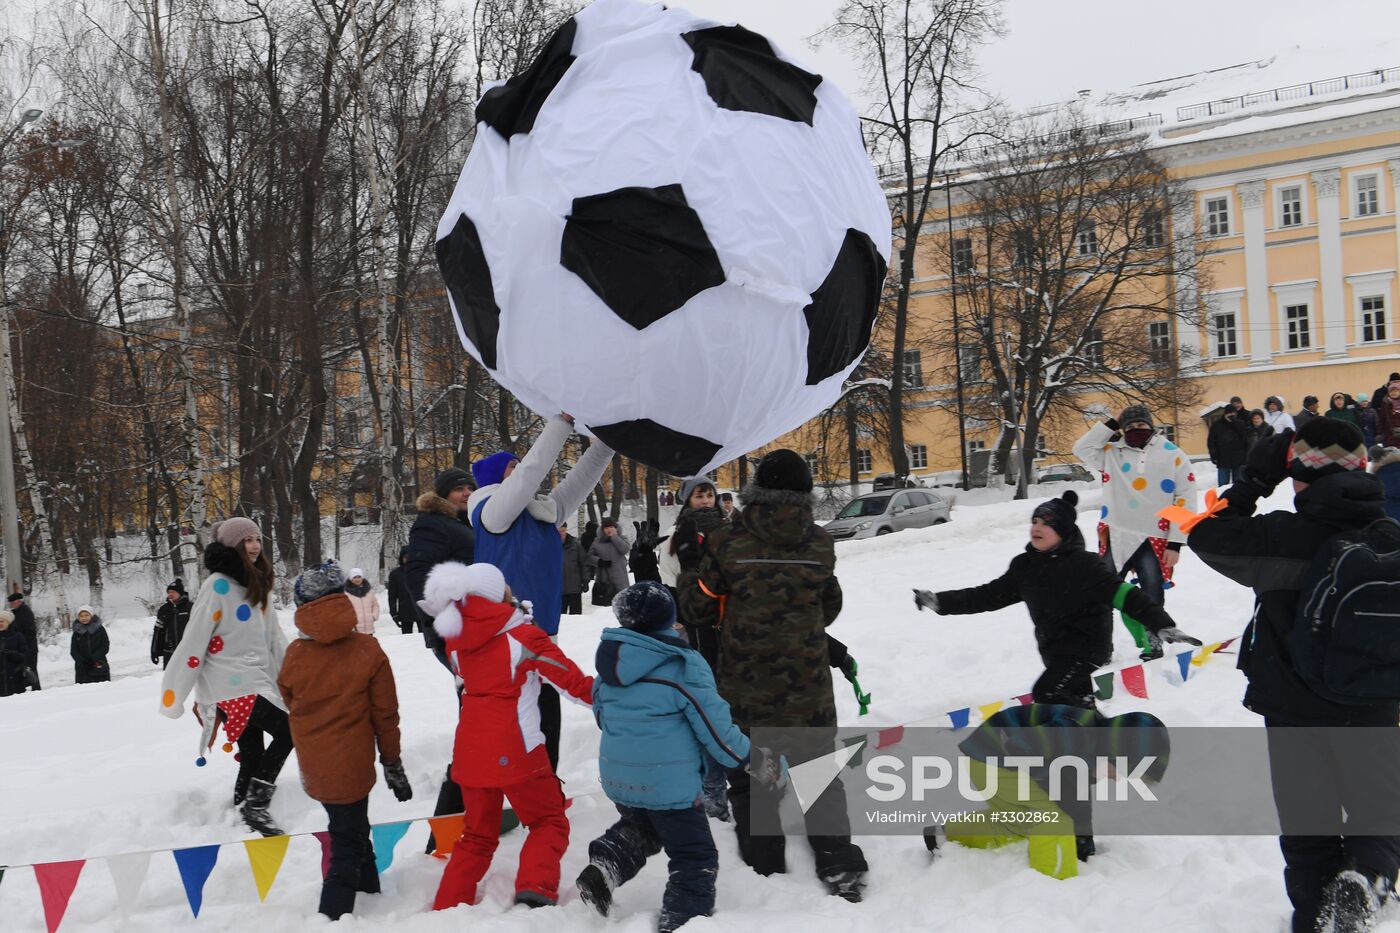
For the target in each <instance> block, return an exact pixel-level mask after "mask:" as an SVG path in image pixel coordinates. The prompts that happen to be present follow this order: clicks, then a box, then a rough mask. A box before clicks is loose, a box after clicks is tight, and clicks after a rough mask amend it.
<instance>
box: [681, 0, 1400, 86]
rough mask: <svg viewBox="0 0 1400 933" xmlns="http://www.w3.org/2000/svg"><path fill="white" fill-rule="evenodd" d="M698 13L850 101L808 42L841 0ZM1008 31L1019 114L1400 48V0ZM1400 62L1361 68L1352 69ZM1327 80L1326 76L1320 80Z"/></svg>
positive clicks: (1018, 6) (1057, 7)
mask: <svg viewBox="0 0 1400 933" xmlns="http://www.w3.org/2000/svg"><path fill="white" fill-rule="evenodd" d="M674 3H675V5H677V6H683V7H686V8H687V9H689V10H691V11H692V12H694V13H697V14H700V15H702V16H710V17H713V18H715V19H736V20H738V21H740V22H742V23H743V24H744V25H746V26H748V27H749V28H751V29H754V30H756V31H758V32H762V33H764V34H765V35H768V36H769V37H770V38H772V39H773V40H775V41H776V42H778V43H779V44H780V45H782V46H783V48H785V49H787V50H789V51H790V52H791V53H792V54H794V55H795V56H798V57H801V58H803V59H805V60H806V61H808V62H810V63H812V65H813V66H814V67H816V68H817V69H818V70H820V71H821V72H822V73H823V74H824V75H826V76H828V77H830V78H832V79H834V80H835V81H837V82H838V83H839V84H840V85H841V86H842V87H844V88H845V89H846V91H847V93H848V94H851V95H852V96H856V95H857V94H858V93H859V90H860V88H859V85H860V79H859V75H858V72H857V70H856V68H855V67H854V65H853V64H852V63H851V62H850V61H849V60H847V59H846V58H845V56H844V54H843V53H842V52H841V51H840V50H839V49H837V48H834V47H828V48H825V49H822V50H820V51H817V52H813V51H812V50H811V49H810V48H808V47H807V41H806V40H807V38H808V37H809V36H811V35H812V34H813V33H815V32H816V31H817V30H819V29H821V27H822V25H823V24H824V23H825V22H827V21H829V19H830V17H831V11H832V10H834V9H835V8H836V6H837V4H836V2H835V0H674ZM1006 25H1007V35H1006V37H1005V38H1004V39H1001V40H998V41H997V42H996V43H995V44H993V45H991V46H989V47H988V48H987V49H986V51H985V52H984V54H983V56H982V65H983V72H984V79H983V83H984V85H985V86H986V87H987V89H988V90H991V91H993V92H995V93H997V94H999V95H1000V96H1002V97H1004V98H1005V99H1006V100H1007V102H1008V103H1011V104H1012V105H1015V106H1018V107H1024V106H1029V105H1032V104H1037V103H1051V102H1054V101H1059V100H1068V99H1069V98H1071V97H1073V96H1074V94H1075V92H1076V91H1078V90H1079V89H1081V88H1089V89H1092V90H1093V91H1095V92H1096V93H1102V92H1105V91H1116V90H1123V89H1126V88H1128V87H1130V86H1132V85H1134V84H1139V83H1141V82H1144V81H1153V80H1157V79H1160V78H1169V77H1173V76H1175V75H1179V74H1185V73H1189V72H1194V71H1202V70H1205V69H1210V68H1221V67H1224V66H1226V65H1233V64H1236V63H1238V62H1243V61H1250V60H1253V59H1259V58H1266V57H1268V56H1269V55H1272V54H1274V53H1275V52H1278V51H1281V50H1283V49H1286V48H1289V47H1291V46H1295V45H1303V46H1306V47H1312V48H1332V47H1336V46H1354V45H1356V44H1358V42H1363V43H1364V42H1369V41H1374V40H1375V39H1376V38H1377V37H1382V36H1385V35H1386V34H1389V35H1391V36H1395V37H1397V39H1396V42H1397V45H1400V2H1396V0H1330V2H1328V0H1321V2H1320V0H1151V2H1149V0H1008V2H1007V4H1006ZM1393 65H1400V56H1398V57H1397V60H1396V61H1386V62H1371V61H1358V62H1357V63H1356V67H1355V69H1354V70H1356V71H1364V70H1366V69H1368V68H1373V67H1389V66H1393ZM1318 77H1319V78H1323V77H1330V75H1318Z"/></svg>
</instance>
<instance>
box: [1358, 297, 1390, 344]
mask: <svg viewBox="0 0 1400 933" xmlns="http://www.w3.org/2000/svg"><path fill="white" fill-rule="evenodd" d="M1384 339H1385V298H1383V297H1382V296H1380V295H1367V296H1366V297H1365V298H1362V299H1361V341H1362V343H1376V342H1378V341H1381V340H1384Z"/></svg>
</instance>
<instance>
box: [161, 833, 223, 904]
mask: <svg viewBox="0 0 1400 933" xmlns="http://www.w3.org/2000/svg"><path fill="white" fill-rule="evenodd" d="M171 855H174V856H175V865H176V867H178V868H179V869H180V880H181V881H183V882H184V883H185V897H187V898H189V901H190V910H193V911H194V915H195V916H196V917H198V916H199V908H200V907H201V906H202V905H203V904H204V882H206V881H208V880H209V873H210V872H211V871H213V870H214V863H215V862H217V861H218V860H219V847H218V846H216V845H214V846H195V847H194V848H191V849H176V850H174V851H173V852H172V853H171Z"/></svg>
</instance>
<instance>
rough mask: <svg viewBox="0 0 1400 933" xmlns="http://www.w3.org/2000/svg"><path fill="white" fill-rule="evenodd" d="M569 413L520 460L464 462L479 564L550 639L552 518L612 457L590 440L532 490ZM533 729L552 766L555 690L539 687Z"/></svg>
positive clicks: (555, 609)
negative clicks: (547, 487)
mask: <svg viewBox="0 0 1400 933" xmlns="http://www.w3.org/2000/svg"><path fill="white" fill-rule="evenodd" d="M573 429H574V419H573V418H572V417H570V416H569V415H565V414H559V415H555V416H554V417H553V418H551V419H549V422H548V423H547V424H546V425H545V428H544V430H543V431H541V432H540V436H539V437H538V438H537V439H536V440H535V443H534V446H533V447H531V448H530V452H529V453H527V454H526V455H525V458H524V459H523V460H522V459H520V458H518V457H516V456H515V454H513V453H511V452H510V451H508V450H502V451H498V452H497V453H494V454H492V455H491V456H489V457H484V458H482V459H481V460H478V461H476V462H475V463H473V464H472V476H473V477H474V478H475V479H476V485H477V490H476V492H474V493H472V495H471V498H470V499H468V500H467V514H468V515H470V516H471V522H472V528H473V529H474V530H475V532H476V555H475V559H476V561H477V562H479V563H484V564H494V565H495V566H496V567H497V568H499V569H500V571H501V573H502V574H503V575H504V576H505V578H506V584H507V585H508V586H510V589H511V592H512V593H514V594H515V597H516V599H519V600H521V601H522V602H525V601H528V602H529V603H530V604H531V606H532V607H533V608H532V610H531V612H530V614H531V615H532V616H533V617H534V623H535V625H537V626H539V627H540V628H542V629H544V631H545V634H547V635H549V636H550V637H551V638H556V637H557V635H558V633H559V616H560V614H561V611H562V609H563V591H564V551H563V549H562V548H561V547H560V546H559V525H560V524H561V523H562V522H563V521H564V520H565V519H566V518H567V517H568V516H569V515H571V514H572V513H574V512H576V511H577V510H578V507H579V506H580V505H582V504H583V500H584V499H585V498H587V497H588V493H589V492H591V491H592V489H593V487H594V486H596V485H598V480H599V479H601V478H602V476H603V471H604V470H605V469H607V466H608V464H609V463H610V462H611V461H612V456H613V452H612V449H611V448H610V447H608V446H607V445H606V444H603V443H601V442H599V441H596V440H595V441H594V442H593V444H592V446H590V447H589V448H588V451H587V452H586V453H584V455H583V456H582V457H580V458H579V461H578V463H577V464H575V465H574V468H573V469H572V470H570V471H569V472H568V475H566V476H565V477H564V478H563V479H562V480H561V481H560V482H559V485H557V486H555V487H554V489H553V490H552V491H551V492H549V493H547V494H544V495H537V493H538V492H539V489H540V487H541V486H542V485H543V484H544V481H545V479H546V478H547V477H548V476H549V471H550V469H551V468H552V467H553V466H554V464H555V462H556V461H557V460H558V459H559V453H560V451H562V450H563V449H564V444H565V442H566V441H568V439H569V435H570V434H571V433H573ZM539 709H540V729H541V731H542V732H544V736H545V746H546V748H547V749H548V751H549V763H550V765H551V766H552V767H554V768H555V769H557V768H558V767H559V694H558V693H556V692H554V690H553V688H551V687H549V686H542V687H541V689H540V701H539Z"/></svg>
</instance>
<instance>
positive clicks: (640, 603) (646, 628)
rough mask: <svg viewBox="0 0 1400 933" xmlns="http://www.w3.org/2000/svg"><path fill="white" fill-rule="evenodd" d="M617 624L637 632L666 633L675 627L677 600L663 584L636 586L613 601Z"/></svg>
mask: <svg viewBox="0 0 1400 933" xmlns="http://www.w3.org/2000/svg"><path fill="white" fill-rule="evenodd" d="M613 615H615V616H617V621H618V624H620V625H621V626H622V627H623V628H628V629H631V630H632V631H634V632H643V633H657V632H661V633H665V632H667V631H669V630H670V628H671V626H673V625H675V624H676V601H675V600H674V599H672V598H671V592H670V591H669V590H667V589H666V587H664V586H662V585H661V584H660V583H655V582H653V581H651V580H643V581H642V582H641V583H633V584H632V585H631V586H629V587H628V588H627V589H625V590H623V591H622V592H621V593H618V594H617V596H616V597H615V598H614V599H613Z"/></svg>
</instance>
